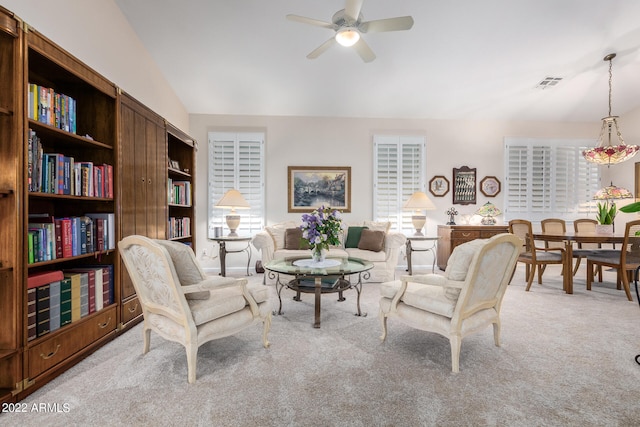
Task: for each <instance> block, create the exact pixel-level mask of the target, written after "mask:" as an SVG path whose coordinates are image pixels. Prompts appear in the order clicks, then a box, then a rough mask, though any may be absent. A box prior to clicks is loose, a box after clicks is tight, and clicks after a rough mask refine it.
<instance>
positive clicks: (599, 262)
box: [587, 220, 640, 301]
mask: <svg viewBox="0 0 640 427" xmlns="http://www.w3.org/2000/svg"><path fill="white" fill-rule="evenodd" d="M636 233H638V234H636ZM594 266H599V267H609V268H615V269H616V270H617V274H616V276H617V277H616V285H617V288H618V289H620V285H621V284H622V287H624V292H625V293H626V294H627V299H628V300H629V301H633V297H632V296H631V290H630V288H629V282H630V279H629V276H630V275H631V274H632V273H633V272H634V271H635V270H636V268H638V267H640V220H635V221H629V222H627V224H626V226H625V232H624V240H623V241H622V247H621V248H620V251H619V252H617V253H612V252H609V251H607V252H604V253H602V254H599V253H597V252H595V253H593V254H591V255H587V272H589V271H593V268H594ZM592 282H593V275H591V274H587V290H588V291H590V290H591V283H592Z"/></svg>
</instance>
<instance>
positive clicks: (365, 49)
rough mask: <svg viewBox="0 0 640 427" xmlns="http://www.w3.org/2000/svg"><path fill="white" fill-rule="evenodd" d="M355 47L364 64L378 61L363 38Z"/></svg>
mask: <svg viewBox="0 0 640 427" xmlns="http://www.w3.org/2000/svg"><path fill="white" fill-rule="evenodd" d="M353 47H354V48H355V50H356V52H358V55H360V58H362V60H363V61H364V62H371V61H373V60H374V59H376V54H375V53H373V51H372V50H371V48H370V47H369V45H368V44H367V43H366V42H365V41H364V39H363V38H362V37H360V40H358V42H357V43H356V44H354V45H353Z"/></svg>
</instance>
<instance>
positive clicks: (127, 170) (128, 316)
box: [118, 92, 167, 328]
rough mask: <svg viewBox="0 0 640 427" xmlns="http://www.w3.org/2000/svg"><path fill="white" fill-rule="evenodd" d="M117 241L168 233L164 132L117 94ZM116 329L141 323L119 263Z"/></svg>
mask: <svg viewBox="0 0 640 427" xmlns="http://www.w3.org/2000/svg"><path fill="white" fill-rule="evenodd" d="M119 115H120V121H119V134H120V153H119V159H120V166H119V168H118V169H119V173H120V174H119V176H120V185H119V195H120V197H119V201H120V203H119V204H118V211H119V212H118V213H119V215H118V216H119V218H120V236H121V238H124V237H126V236H130V235H132V234H139V235H142V236H147V237H150V238H153V239H164V238H165V235H166V232H165V229H166V222H167V213H166V212H167V211H166V209H167V208H166V194H167V192H166V169H167V166H166V165H167V162H166V154H165V152H166V148H165V147H166V130H165V122H164V120H163V119H162V117H160V116H159V115H157V114H156V113H154V112H153V111H151V110H150V109H148V108H147V107H145V106H144V105H142V104H141V103H140V102H138V101H137V100H135V99H134V98H132V97H131V96H130V95H128V94H126V93H124V92H122V93H121V94H120V114H119ZM120 271H121V277H120V286H121V290H120V296H121V301H120V303H121V314H120V320H119V322H120V327H121V328H127V327H130V326H132V325H133V324H135V323H137V322H138V321H140V320H141V314H142V311H141V310H140V308H139V304H138V302H137V299H136V297H135V289H134V288H133V284H132V283H131V279H130V278H129V274H128V273H127V271H126V268H125V267H124V264H123V263H122V262H120Z"/></svg>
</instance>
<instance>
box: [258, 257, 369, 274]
mask: <svg viewBox="0 0 640 427" xmlns="http://www.w3.org/2000/svg"><path fill="white" fill-rule="evenodd" d="M325 261H326V262H325V263H324V264H315V263H313V262H311V258H308V257H298V258H285V259H278V260H272V261H269V262H268V263H266V264H265V265H264V268H266V269H267V270H269V271H273V272H276V273H282V274H291V275H310V276H338V275H340V276H341V275H344V274H354V273H361V272H363V271H367V270H370V269H372V268H373V264H372V263H371V262H369V261H365V260H363V259H360V258H346V257H336V258H333V257H331V258H327V259H326V260H325Z"/></svg>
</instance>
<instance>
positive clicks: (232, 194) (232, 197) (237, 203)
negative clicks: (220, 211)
mask: <svg viewBox="0 0 640 427" xmlns="http://www.w3.org/2000/svg"><path fill="white" fill-rule="evenodd" d="M214 206H215V207H216V208H230V209H231V210H232V211H233V210H235V209H249V208H250V207H251V206H249V203H247V201H246V200H245V199H244V197H242V194H240V192H239V191H238V190H235V189H231V190H229V191H227V192H226V193H225V194H224V196H222V198H221V199H220V200H218V202H217V203H216V204H215V205H214Z"/></svg>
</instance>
